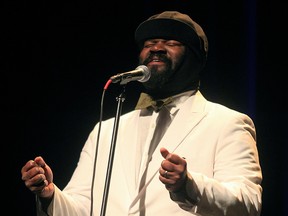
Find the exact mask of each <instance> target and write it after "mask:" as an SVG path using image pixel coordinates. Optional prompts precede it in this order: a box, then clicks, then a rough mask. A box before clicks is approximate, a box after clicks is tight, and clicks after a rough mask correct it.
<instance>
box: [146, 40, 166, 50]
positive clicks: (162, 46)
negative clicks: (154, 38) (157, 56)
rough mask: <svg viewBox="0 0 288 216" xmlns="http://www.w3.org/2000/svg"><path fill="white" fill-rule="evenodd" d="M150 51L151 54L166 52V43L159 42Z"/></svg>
mask: <svg viewBox="0 0 288 216" xmlns="http://www.w3.org/2000/svg"><path fill="white" fill-rule="evenodd" d="M150 51H151V52H159V51H165V46H164V43H162V42H161V41H159V42H157V43H155V44H153V46H151V48H150Z"/></svg>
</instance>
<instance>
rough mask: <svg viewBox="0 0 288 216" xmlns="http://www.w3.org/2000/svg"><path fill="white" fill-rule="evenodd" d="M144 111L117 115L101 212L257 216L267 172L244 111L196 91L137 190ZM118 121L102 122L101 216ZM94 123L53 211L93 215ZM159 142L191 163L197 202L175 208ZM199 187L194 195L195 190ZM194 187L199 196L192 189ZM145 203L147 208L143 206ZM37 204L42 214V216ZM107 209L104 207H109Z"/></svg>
mask: <svg viewBox="0 0 288 216" xmlns="http://www.w3.org/2000/svg"><path fill="white" fill-rule="evenodd" d="M139 114H140V110H135V111H131V112H130V113H127V114H124V115H122V116H121V118H120V124H119V131H118V135H117V142H116V146H115V153H114V160H113V169H112V175H111V181H110V184H109V191H108V199H107V202H106V204H105V205H104V206H105V208H103V207H102V212H103V211H104V212H105V215H107V216H127V215H133V216H134V215H139V216H140V215H141V216H159V215H165V216H170V215H171V216H178V215H179V216H180V215H181V216H185V215H203V216H204V215H205V216H208V215H213V216H218V215H219V216H220V215H239V216H246V215H250V216H252V215H253V216H256V215H260V210H261V194H262V188H261V186H260V184H261V180H262V173H261V168H260V164H259V159H258V152H257V148H256V132H255V128H254V124H253V122H252V120H251V119H250V118H249V117H248V116H247V115H245V114H242V113H239V112H237V111H234V110H231V109H229V108H227V107H224V106H222V105H220V104H216V103H212V102H209V101H207V100H206V99H205V98H204V97H203V96H202V94H201V93H200V92H199V91H198V92H197V93H196V94H195V95H193V96H191V97H190V98H189V99H187V100H186V101H185V102H184V104H183V105H182V106H181V109H180V110H179V111H178V114H177V115H176V117H175V118H174V120H173V121H172V123H171V125H170V127H169V128H168V130H167V132H166V134H165V135H164V137H163V138H162V140H161V142H160V143H159V145H158V146H157V148H156V150H155V151H154V155H153V157H152V160H151V161H150V163H149V168H148V170H147V176H146V181H145V186H144V189H142V190H141V191H140V192H139V183H140V179H141V175H142V174H143V169H142V171H140V178H138V175H137V174H136V173H138V172H139V170H137V169H136V167H135V166H134V163H133V162H134V161H135V160H136V157H139V155H137V151H136V147H137V142H138V137H139V134H140V133H141V131H140V130H139V129H138V126H139V125H138V121H139ZM113 125H114V118H112V119H108V120H106V121H103V122H102V126H101V135H100V142H99V149H98V151H97V152H98V153H97V166H96V171H95V172H96V174H95V175H96V176H95V181H94V190H93V213H94V215H100V211H101V206H102V205H103V191H104V184H105V176H106V174H107V163H108V157H109V152H110V147H111V137H112V130H113ZM98 127H99V125H98V124H97V125H96V126H95V128H94V130H93V131H92V132H91V133H90V135H89V137H88V139H87V141H86V143H85V146H84V147H83V149H82V152H81V155H80V159H79V162H78V165H77V168H76V169H75V171H74V174H73V176H72V178H71V180H70V182H69V183H68V185H67V186H66V187H65V188H64V189H63V191H61V190H60V189H59V188H58V187H57V186H56V185H55V188H56V190H55V195H54V199H53V202H52V203H51V205H50V207H49V211H48V212H50V213H49V215H54V216H60V215H61V216H76V215H77V216H88V215H89V210H90V201H91V181H92V172H93V164H94V157H95V152H96V150H95V147H96V142H97V135H98ZM160 147H165V148H167V149H168V150H169V151H171V152H174V153H177V154H179V155H180V156H183V157H185V158H186V160H187V169H188V172H189V175H190V176H192V178H193V179H190V183H191V182H192V184H193V185H195V188H193V189H192V190H191V191H187V193H188V194H189V196H192V197H193V196H194V197H193V199H196V200H198V203H197V204H196V205H195V206H193V207H188V208H187V206H186V207H185V205H178V204H177V203H176V202H174V201H172V200H171V198H170V196H169V192H168V191H167V190H166V189H165V186H164V185H163V184H162V183H161V182H160V181H159V176H158V175H159V174H158V169H159V167H160V164H161V162H162V160H163V157H162V156H161V154H160V151H159V149H160ZM193 191H194V192H193ZM195 191H197V193H195ZM144 206H145V207H146V208H143V207H144ZM40 208H41V206H40V204H39V203H38V215H42V214H43V212H41V210H40ZM104 209H105V210H104Z"/></svg>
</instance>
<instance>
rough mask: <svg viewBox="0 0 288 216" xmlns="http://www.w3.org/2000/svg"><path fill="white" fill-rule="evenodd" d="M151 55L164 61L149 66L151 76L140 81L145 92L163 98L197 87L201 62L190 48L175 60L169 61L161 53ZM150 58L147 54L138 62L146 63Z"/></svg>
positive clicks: (156, 97) (201, 66) (201, 67)
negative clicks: (146, 79) (142, 81)
mask: <svg viewBox="0 0 288 216" xmlns="http://www.w3.org/2000/svg"><path fill="white" fill-rule="evenodd" d="M151 55H158V59H159V60H160V61H162V62H164V63H165V64H163V65H164V66H163V65H162V66H157V65H155V66H153V67H150V68H149V69H150V71H151V77H150V79H149V80H148V81H147V82H144V83H142V85H143V86H144V88H145V90H146V93H147V94H149V95H150V96H152V97H153V98H154V99H163V98H166V97H170V96H173V95H176V94H179V93H182V92H185V91H188V90H194V89H196V90H197V89H199V83H200V72H201V71H202V69H203V63H202V61H200V60H199V59H198V58H197V56H196V55H195V53H194V52H193V51H192V50H190V49H186V50H185V53H183V55H182V56H181V57H180V58H178V59H177V60H175V61H171V59H169V58H167V56H166V55H165V54H162V53H156V54H155V53H154V54H151ZM151 60H152V57H150V56H149V57H148V58H147V59H144V61H142V62H141V61H139V62H140V63H142V64H144V65H147V64H148V63H149V62H151Z"/></svg>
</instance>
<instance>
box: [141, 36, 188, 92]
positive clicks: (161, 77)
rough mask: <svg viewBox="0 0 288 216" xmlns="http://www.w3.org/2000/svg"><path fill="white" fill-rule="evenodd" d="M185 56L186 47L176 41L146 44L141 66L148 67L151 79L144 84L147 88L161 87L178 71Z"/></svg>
mask: <svg viewBox="0 0 288 216" xmlns="http://www.w3.org/2000/svg"><path fill="white" fill-rule="evenodd" d="M184 54H185V46H184V45H183V44H182V43H180V42H179V41H176V40H164V39H151V40H147V41H145V43H144V46H143V48H142V50H141V52H140V55H139V64H144V65H146V66H147V67H148V68H149V69H150V71H151V78H150V79H149V80H148V81H147V82H145V83H143V85H144V86H145V87H147V88H150V89H153V88H155V87H158V88H159V87H161V86H162V85H163V84H164V83H165V82H167V80H169V78H170V77H171V75H172V74H174V73H175V71H177V69H178V67H179V65H180V64H181V63H182V61H183V58H184Z"/></svg>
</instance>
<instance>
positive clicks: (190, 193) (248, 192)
mask: <svg viewBox="0 0 288 216" xmlns="http://www.w3.org/2000/svg"><path fill="white" fill-rule="evenodd" d="M229 115H230V114H229ZM223 119H226V120H223V122H221V123H220V124H219V123H216V124H215V130H217V131H216V132H215V133H214V134H217V135H215V136H217V139H215V137H213V140H217V142H216V143H215V145H214V146H211V148H215V149H214V152H215V153H214V159H213V163H214V164H213V172H212V173H213V174H212V176H207V175H205V174H203V173H202V172H197V171H194V170H188V172H189V176H188V181H187V183H186V187H184V190H182V191H180V192H177V193H170V197H171V199H172V200H173V201H175V202H176V203H177V204H178V205H179V207H180V208H182V209H184V210H186V211H191V212H197V213H199V214H200V215H241V216H258V215H260V212H261V194H262V187H261V185H260V184H261V181H262V172H261V167H260V163H259V159H258V152H257V148H256V131H255V128H254V124H253V122H252V120H251V119H250V118H249V117H248V116H247V115H244V114H239V113H237V112H235V113H233V115H230V116H229V117H227V116H226V117H225V118H223ZM218 120H219V119H218ZM212 125H213V124H212ZM212 125H211V127H213V126H212ZM216 125H217V126H216ZM211 129H213V128H211ZM212 136H213V135H212ZM208 140H209V139H208ZM190 162H191V161H190ZM191 163H193V161H192V162H191ZM188 169H189V167H188Z"/></svg>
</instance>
